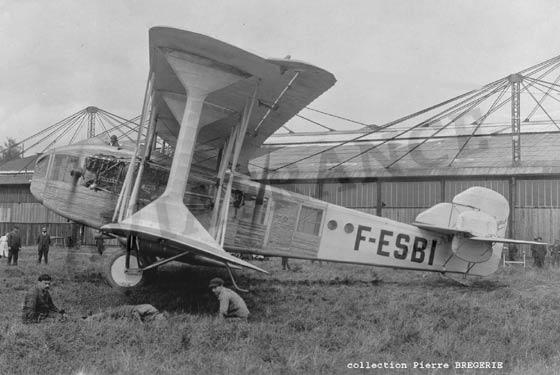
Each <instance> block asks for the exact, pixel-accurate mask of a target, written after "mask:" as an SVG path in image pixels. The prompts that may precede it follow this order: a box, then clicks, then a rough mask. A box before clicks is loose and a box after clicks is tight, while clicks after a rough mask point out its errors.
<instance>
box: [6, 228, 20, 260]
mask: <svg viewBox="0 0 560 375" xmlns="http://www.w3.org/2000/svg"><path fill="white" fill-rule="evenodd" d="M20 248H21V237H20V235H19V228H18V227H14V229H12V231H11V232H10V233H8V266H9V265H14V266H17V261H18V255H19V249H20ZM12 260H13V261H12Z"/></svg>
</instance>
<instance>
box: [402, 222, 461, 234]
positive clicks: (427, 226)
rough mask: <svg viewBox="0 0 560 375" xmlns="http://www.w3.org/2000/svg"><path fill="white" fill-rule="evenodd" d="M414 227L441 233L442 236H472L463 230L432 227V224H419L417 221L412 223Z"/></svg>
mask: <svg viewBox="0 0 560 375" xmlns="http://www.w3.org/2000/svg"><path fill="white" fill-rule="evenodd" d="M412 225H415V226H417V227H418V228H420V229H425V230H429V231H432V232H437V233H441V234H464V235H466V236H468V235H470V234H471V233H470V232H466V231H462V230H457V229H455V228H449V227H443V226H437V225H430V224H425V223H419V222H417V221H415V222H414V223H412Z"/></svg>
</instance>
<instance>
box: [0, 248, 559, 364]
mask: <svg viewBox="0 0 560 375" xmlns="http://www.w3.org/2000/svg"><path fill="white" fill-rule="evenodd" d="M50 256H51V262H50V264H49V265H48V266H45V265H41V266H38V265H37V264H35V259H36V258H35V250H34V249H31V248H25V249H23V250H22V251H21V253H20V265H19V266H18V267H17V268H16V267H9V268H8V267H7V266H6V265H5V259H4V258H3V259H2V260H1V262H2V264H0V269H1V274H0V275H1V278H0V280H1V281H2V284H3V285H2V288H0V303H1V306H2V307H1V309H0V373H1V374H269V373H270V374H360V373H376V374H408V373H412V374H416V373H418V374H433V373H435V374H462V373H466V374H494V373H501V374H554V373H559V372H560V356H559V348H560V329H559V326H560V323H559V322H560V316H559V312H560V270H550V269H547V270H543V271H540V272H539V271H535V270H532V269H530V268H529V269H527V270H523V268H520V267H508V268H506V269H500V271H499V272H497V273H496V274H495V275H494V276H492V277H490V278H485V279H479V280H475V281H474V284H473V285H472V286H471V287H463V286H460V285H458V284H456V283H454V282H452V281H450V280H447V279H442V278H441V277H439V275H437V274H430V273H422V272H408V271H396V270H392V269H379V268H372V267H363V266H353V265H342V264H329V263H323V264H322V265H320V264H318V263H314V264H312V263H310V262H309V261H297V260H291V265H292V267H294V266H295V267H294V268H295V270H291V271H282V270H281V267H280V260H279V259H271V260H268V261H264V262H259V266H261V267H263V268H265V269H267V270H269V271H270V274H269V275H262V274H257V273H255V272H251V271H242V272H239V273H238V282H239V283H240V285H241V286H243V287H246V288H249V289H250V292H249V293H247V294H242V295H243V297H244V298H245V300H246V302H247V305H248V307H249V309H250V310H251V317H250V319H249V322H248V323H247V324H243V323H239V324H238V323H228V324H220V323H219V322H217V321H215V320H214V319H213V316H214V314H215V312H216V311H217V302H216V301H215V298H214V297H213V295H210V293H209V291H208V289H207V287H206V286H207V284H208V281H209V280H210V279H211V278H212V277H214V276H217V275H218V276H222V277H224V279H225V280H227V278H226V274H225V272H223V271H221V270H216V269H210V268H194V267H188V266H183V265H168V266H166V267H162V268H161V269H160V270H159V272H158V274H157V276H156V280H157V282H153V283H151V284H148V285H146V286H144V287H142V288H139V289H137V290H133V291H129V292H126V293H122V292H119V291H117V290H114V289H111V288H110V287H109V286H108V285H107V284H106V283H105V281H104V279H103V277H102V268H103V267H102V263H103V259H102V257H100V256H99V255H97V254H95V251H94V249H92V248H81V249H79V250H72V251H71V252H68V251H67V250H66V249H62V248H53V249H51V252H50ZM43 272H48V273H50V274H51V275H52V276H53V277H54V282H53V285H52V287H51V294H52V296H53V299H54V301H55V304H57V305H58V306H59V307H63V308H65V309H66V310H67V312H69V314H70V315H72V316H74V317H80V316H82V315H85V314H88V313H90V312H99V311H103V310H104V309H107V308H109V307H111V306H117V305H120V304H125V303H126V304H137V303H151V304H153V305H154V306H156V307H157V308H158V309H160V310H163V311H166V312H168V313H169V318H168V319H167V320H166V321H160V322H154V323H146V324H137V323H135V322H132V321H127V320H106V321H102V322H99V323H90V322H87V323H86V322H83V321H81V320H80V319H76V320H70V321H67V322H63V323H45V324H36V325H23V324H21V318H20V317H21V304H22V301H23V296H24V294H25V291H26V290H27V289H28V288H29V287H31V286H32V285H33V284H34V283H35V282H36V279H37V277H38V275H39V274H41V273H43ZM422 361H423V362H424V363H428V362H430V363H431V362H441V363H448V364H449V365H450V366H451V368H449V369H437V370H434V369H427V368H424V369H419V368H416V369H414V368H412V367H413V365H414V362H422ZM466 361H474V362H481V361H489V362H503V367H504V368H503V369H484V370H482V369H478V370H476V369H470V370H468V369H455V368H453V367H454V366H455V362H466ZM360 362H362V364H363V366H364V367H366V366H368V362H369V365H370V366H371V364H377V363H383V362H387V363H388V365H390V362H393V365H395V364H396V363H404V364H406V365H407V366H408V367H407V369H393V370H391V369H371V368H370V369H350V368H348V365H349V364H350V365H353V364H357V365H360Z"/></svg>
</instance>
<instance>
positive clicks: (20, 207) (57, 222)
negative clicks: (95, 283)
mask: <svg viewBox="0 0 560 375" xmlns="http://www.w3.org/2000/svg"><path fill="white" fill-rule="evenodd" d="M14 226H18V227H19V229H20V233H21V236H22V241H23V244H24V245H32V244H35V240H36V239H37V236H38V235H39V233H40V231H41V228H42V227H43V226H46V227H48V229H49V233H50V235H51V236H53V237H62V238H66V237H68V236H71V235H72V231H73V230H74V231H75V229H73V228H72V223H70V222H68V220H66V219H65V218H64V217H62V216H60V215H57V214H55V213H54V212H52V211H50V210H48V209H47V208H45V207H44V206H43V205H42V204H41V203H39V202H38V201H37V200H36V199H35V197H34V196H33V195H32V194H31V192H30V191H29V185H2V186H0V234H5V233H7V232H8V231H10V230H11V229H12V228H13V227H14ZM59 243H60V244H63V243H64V240H63V239H61V240H60V242H59Z"/></svg>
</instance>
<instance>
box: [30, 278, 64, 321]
mask: <svg viewBox="0 0 560 375" xmlns="http://www.w3.org/2000/svg"><path fill="white" fill-rule="evenodd" d="M51 281H52V278H51V277H50V276H49V275H47V274H46V273H45V274H42V275H41V276H39V282H38V283H37V285H35V286H33V287H32V288H31V289H29V290H28V291H27V293H26V294H25V301H24V303H23V314H22V320H23V323H25V324H28V323H39V322H41V321H43V320H57V318H58V319H59V318H60V317H61V315H63V314H64V310H62V309H59V308H57V307H56V306H55V305H54V303H53V301H52V298H51V295H50V293H49V288H50V286H51ZM51 313H58V314H59V315H54V314H51Z"/></svg>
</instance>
